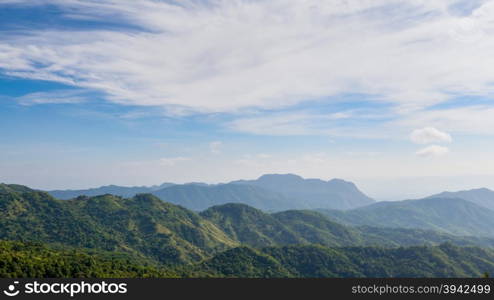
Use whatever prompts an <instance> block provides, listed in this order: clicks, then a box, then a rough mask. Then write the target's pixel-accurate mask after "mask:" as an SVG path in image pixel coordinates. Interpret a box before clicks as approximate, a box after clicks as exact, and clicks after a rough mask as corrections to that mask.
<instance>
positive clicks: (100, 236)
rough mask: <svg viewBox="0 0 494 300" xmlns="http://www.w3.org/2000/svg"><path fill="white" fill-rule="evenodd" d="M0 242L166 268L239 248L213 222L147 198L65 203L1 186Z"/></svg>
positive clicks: (81, 199) (107, 197) (86, 199)
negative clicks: (98, 253) (122, 256)
mask: <svg viewBox="0 0 494 300" xmlns="http://www.w3.org/2000/svg"><path fill="white" fill-rule="evenodd" d="M0 228H1V230H0V239H8V240H26V241H42V242H45V243H59V244H65V245H70V246H76V247H84V248H96V249H103V250H108V251H123V252H127V253H133V254H136V255H140V256H144V257H149V258H152V259H155V260H157V261H160V262H162V263H170V264H177V263H184V262H190V261H198V260H200V259H203V258H206V257H209V256H210V255H212V254H214V253H216V252H218V251H221V250H225V249H228V248H231V247H233V246H235V245H237V244H238V243H237V242H236V241H233V240H231V239H230V238H228V237H227V236H226V235H225V234H224V233H223V231H221V230H220V229H218V228H217V227H216V226H215V225H214V224H212V223H211V222H209V221H207V220H205V219H203V218H201V217H200V216H199V215H197V214H196V213H194V212H192V211H189V210H187V209H185V208H182V207H179V206H175V205H173V204H170V203H165V202H163V201H161V200H159V199H158V198H156V197H154V196H152V195H149V194H147V195H146V194H143V195H137V196H135V197H133V198H130V199H124V198H121V197H117V196H112V195H103V196H97V197H91V198H89V197H79V198H76V199H74V200H68V201H62V200H56V199H54V198H52V197H51V196H50V195H48V194H47V193H45V192H39V191H33V190H29V189H27V188H25V187H18V186H11V185H3V184H2V185H0Z"/></svg>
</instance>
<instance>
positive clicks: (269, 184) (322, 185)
mask: <svg viewBox="0 0 494 300" xmlns="http://www.w3.org/2000/svg"><path fill="white" fill-rule="evenodd" d="M231 183H234V184H242V185H252V186H257V187H262V188H264V189H266V190H269V191H273V192H276V193H279V194H281V195H283V196H285V197H287V198H290V199H294V200H296V202H295V203H296V204H297V206H292V207H289V208H288V209H317V208H326V209H343V210H344V209H352V208H356V207H360V206H364V205H368V204H371V203H374V200H373V199H371V198H369V197H367V196H366V195H365V194H364V193H362V192H361V191H360V190H359V189H358V188H357V187H356V186H355V184H353V183H351V182H348V181H344V180H341V179H333V180H329V181H324V180H320V179H304V178H302V177H300V176H297V175H293V174H283V175H282V174H268V175H263V176H261V177H259V178H258V179H256V180H239V181H234V182H231Z"/></svg>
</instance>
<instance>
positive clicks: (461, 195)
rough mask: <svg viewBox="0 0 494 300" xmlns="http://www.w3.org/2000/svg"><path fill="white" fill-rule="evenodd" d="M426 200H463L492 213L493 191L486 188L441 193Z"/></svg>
mask: <svg viewBox="0 0 494 300" xmlns="http://www.w3.org/2000/svg"><path fill="white" fill-rule="evenodd" d="M428 198H448V199H451V198H456V199H463V200H467V201H470V202H473V203H475V204H477V205H480V206H483V207H485V208H488V209H490V210H493V211H494V191H491V190H489V189H486V188H482V189H473V190H468V191H459V192H443V193H440V194H437V195H433V196H430V197H428Z"/></svg>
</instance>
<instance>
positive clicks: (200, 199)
mask: <svg viewBox="0 0 494 300" xmlns="http://www.w3.org/2000/svg"><path fill="white" fill-rule="evenodd" d="M153 195H155V196H156V197H158V198H160V199H162V200H163V201H166V202H170V203H174V204H177V205H181V206H183V207H186V208H188V209H192V210H195V211H201V210H205V209H207V208H208V207H211V206H214V205H221V204H226V203H243V204H247V205H250V206H253V207H256V208H259V209H262V210H265V211H280V210H284V209H288V208H290V207H293V206H296V205H297V204H296V203H294V201H293V200H290V199H288V198H286V197H284V196H282V195H281V194H278V193H276V192H271V191H268V190H266V189H263V188H260V187H256V186H250V185H238V184H220V185H211V186H200V185H188V184H187V185H175V186H171V187H168V188H165V189H161V190H159V191H155V192H153Z"/></svg>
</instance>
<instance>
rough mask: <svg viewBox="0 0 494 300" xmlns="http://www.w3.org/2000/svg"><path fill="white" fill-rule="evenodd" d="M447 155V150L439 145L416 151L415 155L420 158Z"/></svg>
mask: <svg viewBox="0 0 494 300" xmlns="http://www.w3.org/2000/svg"><path fill="white" fill-rule="evenodd" d="M448 153H449V148H447V147H443V146H439V145H431V146H427V147H425V148H423V149H420V150H418V151H417V152H416V153H415V154H417V155H418V156H421V157H439V156H444V155H446V154H448Z"/></svg>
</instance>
